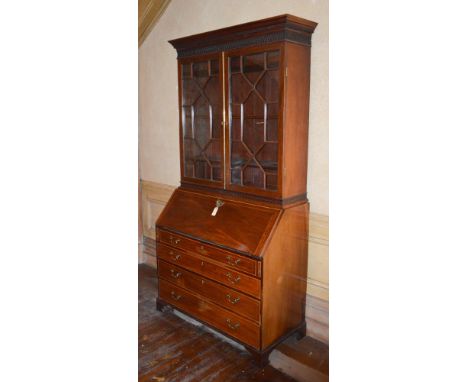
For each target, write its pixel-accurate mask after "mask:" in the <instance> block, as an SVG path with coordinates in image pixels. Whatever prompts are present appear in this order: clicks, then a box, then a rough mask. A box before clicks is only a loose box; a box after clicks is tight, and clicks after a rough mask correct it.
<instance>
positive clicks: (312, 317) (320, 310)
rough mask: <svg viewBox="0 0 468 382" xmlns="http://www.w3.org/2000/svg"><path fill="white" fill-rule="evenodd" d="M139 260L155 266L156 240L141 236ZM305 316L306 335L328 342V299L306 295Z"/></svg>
mask: <svg viewBox="0 0 468 382" xmlns="http://www.w3.org/2000/svg"><path fill="white" fill-rule="evenodd" d="M140 262H142V263H145V264H147V265H149V266H151V267H153V268H156V241H155V240H154V239H152V238H149V237H146V236H144V237H143V250H142V256H141V257H140ZM305 318H306V323H307V335H308V336H310V337H312V338H315V339H317V340H319V341H322V342H324V343H326V344H328V301H326V300H322V299H320V298H318V297H315V296H311V295H309V294H308V295H306V309H305Z"/></svg>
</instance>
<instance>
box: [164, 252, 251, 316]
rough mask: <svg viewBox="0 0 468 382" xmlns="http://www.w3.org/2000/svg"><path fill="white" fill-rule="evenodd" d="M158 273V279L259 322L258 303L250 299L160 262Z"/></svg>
mask: <svg viewBox="0 0 468 382" xmlns="http://www.w3.org/2000/svg"><path fill="white" fill-rule="evenodd" d="M158 273H159V277H160V278H163V279H166V280H168V281H171V282H173V283H175V284H177V285H178V286H180V287H182V288H185V289H187V290H189V291H191V292H193V293H196V294H199V295H200V296H202V297H203V298H206V299H208V300H211V301H212V302H214V303H216V304H218V305H221V306H223V307H224V308H227V309H229V310H231V311H233V312H234V313H237V314H239V315H241V316H244V317H246V318H249V319H251V320H254V321H257V322H258V321H260V302H259V301H258V300H256V299H254V298H252V297H249V296H247V295H245V294H243V293H240V292H238V291H236V290H234V289H230V288H228V287H225V286H223V285H220V284H218V283H216V282H214V281H211V280H209V279H207V278H204V277H202V276H200V275H197V274H195V273H192V272H189V271H187V270H185V269H183V268H179V267H177V266H175V265H173V264H170V263H166V262H165V261H162V260H159V261H158Z"/></svg>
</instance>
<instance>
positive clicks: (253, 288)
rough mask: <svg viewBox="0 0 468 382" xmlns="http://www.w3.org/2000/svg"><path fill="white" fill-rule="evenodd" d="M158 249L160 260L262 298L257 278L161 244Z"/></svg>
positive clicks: (158, 244)
mask: <svg viewBox="0 0 468 382" xmlns="http://www.w3.org/2000/svg"><path fill="white" fill-rule="evenodd" d="M156 248H157V256H158V257H159V258H160V259H163V260H166V261H169V262H170V263H172V264H175V265H178V266H180V267H183V268H186V269H188V270H191V271H193V272H195V273H198V274H200V275H201V276H204V277H208V278H210V279H213V280H215V281H218V282H220V283H221V284H224V285H226V286H228V287H230V288H233V289H237V290H239V291H241V292H244V293H246V294H248V295H250V296H254V297H256V298H259V297H260V280H259V279H257V278H255V277H252V276H247V275H246V274H243V273H238V272H235V271H233V270H232V269H229V268H225V267H222V266H219V265H217V264H214V263H212V262H210V261H208V260H206V259H205V258H201V257H198V256H192V255H189V254H188V253H185V252H184V251H181V250H177V249H173V248H171V247H169V246H166V245H164V244H161V243H157V247H156Z"/></svg>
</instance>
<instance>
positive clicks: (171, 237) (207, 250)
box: [158, 230, 259, 276]
mask: <svg viewBox="0 0 468 382" xmlns="http://www.w3.org/2000/svg"><path fill="white" fill-rule="evenodd" d="M158 237H159V240H160V241H161V242H163V243H166V244H169V245H171V246H173V247H175V248H180V249H183V250H185V251H189V252H194V253H196V254H197V255H201V256H206V257H208V258H210V259H212V260H215V261H218V262H220V263H222V264H223V265H226V266H228V267H230V268H233V269H237V270H239V271H242V272H246V273H250V274H252V275H254V276H257V275H258V270H257V266H258V264H259V262H258V261H256V260H253V259H250V258H248V257H246V256H242V255H237V254H235V253H232V252H229V251H225V250H222V249H219V248H216V247H214V246H212V245H209V244H202V243H200V242H198V241H196V240H192V239H187V238H186V237H183V236H181V235H177V234H173V233H170V232H167V231H163V230H159V234H158Z"/></svg>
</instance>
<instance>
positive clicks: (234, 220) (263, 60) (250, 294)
mask: <svg viewBox="0 0 468 382" xmlns="http://www.w3.org/2000/svg"><path fill="white" fill-rule="evenodd" d="M316 25H317V24H316V23H314V22H312V21H308V20H305V19H302V18H298V17H295V16H291V15H281V16H277V17H272V18H268V19H264V20H259V21H255V22H250V23H246V24H241V25H238V26H234V27H229V28H224V29H220V30H216V31H212V32H207V33H202V34H198V35H193V36H189V37H184V38H179V39H176V40H172V41H170V43H171V44H172V45H173V46H174V47H175V49H176V50H177V53H178V77H179V86H178V89H179V115H180V124H179V125H180V126H179V128H180V172H181V185H180V187H179V188H177V189H176V190H175V191H174V193H173V195H172V196H171V198H170V200H169V202H168V203H167V205H166V207H165V208H164V210H163V211H162V213H161V214H160V216H159V218H158V220H157V222H156V255H157V268H158V279H159V295H158V298H157V307H158V309H160V310H162V309H163V308H165V307H171V308H175V309H177V310H179V311H181V312H183V313H185V314H187V315H189V316H191V317H193V318H195V319H197V320H199V321H201V322H203V323H204V324H205V325H208V326H209V327H211V328H214V329H216V330H218V331H219V332H221V333H222V334H224V335H226V336H228V337H230V338H232V339H233V340H235V341H237V342H239V343H241V344H242V345H244V346H245V348H246V349H247V350H249V351H250V352H251V353H252V354H253V355H254V356H256V358H257V359H258V361H259V362H260V363H261V364H265V363H267V362H268V355H269V353H270V352H271V351H272V350H273V348H274V347H275V346H276V345H277V344H279V343H280V342H281V341H282V340H284V339H285V338H287V337H288V336H289V335H292V334H298V335H304V333H305V317H304V314H305V295H306V279H307V244H308V215H309V204H308V200H307V192H306V191H307V148H308V127H309V122H308V115H309V81H310V49H311V36H312V33H313V31H314V29H315V27H316Z"/></svg>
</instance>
